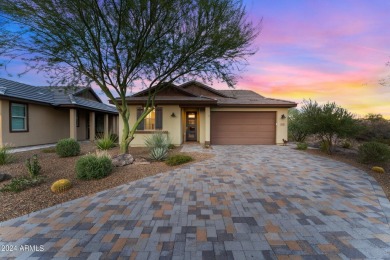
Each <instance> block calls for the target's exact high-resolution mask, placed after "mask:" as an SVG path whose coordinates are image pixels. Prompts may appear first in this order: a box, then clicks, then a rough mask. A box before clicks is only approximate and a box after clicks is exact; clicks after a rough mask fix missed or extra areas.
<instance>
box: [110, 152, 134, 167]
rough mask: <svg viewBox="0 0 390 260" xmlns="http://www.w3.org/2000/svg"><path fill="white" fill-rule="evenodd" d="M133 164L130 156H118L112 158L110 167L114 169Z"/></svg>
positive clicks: (125, 154)
mask: <svg viewBox="0 0 390 260" xmlns="http://www.w3.org/2000/svg"><path fill="white" fill-rule="evenodd" d="M133 162H134V158H133V156H132V155H131V154H127V153H124V154H118V155H116V156H114V157H112V165H113V166H115V167H121V166H125V165H128V164H132V163H133Z"/></svg>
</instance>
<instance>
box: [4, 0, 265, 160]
mask: <svg viewBox="0 0 390 260" xmlns="http://www.w3.org/2000/svg"><path fill="white" fill-rule="evenodd" d="M0 15H1V18H2V20H3V21H7V22H9V23H10V24H11V25H14V29H13V30H8V32H7V33H8V35H15V36H18V37H19V40H18V41H14V42H12V43H10V44H8V46H7V47H8V48H10V49H12V50H13V55H14V56H13V57H15V56H19V57H23V59H24V60H25V61H26V64H28V69H35V70H39V71H43V72H44V73H47V74H48V75H50V77H51V84H52V85H55V84H62V85H64V84H66V85H69V86H72V85H73V86H74V85H77V84H89V83H92V82H93V83H95V84H96V85H98V86H99V87H100V88H101V90H102V91H103V92H104V93H105V94H106V95H107V96H108V98H109V99H110V102H112V103H113V104H114V105H115V106H116V108H117V109H118V111H119V115H120V117H121V120H122V121H123V129H122V131H123V132H122V140H121V151H122V152H128V147H129V144H130V142H131V141H132V140H133V138H134V133H135V131H136V129H137V125H138V124H139V123H140V122H141V120H143V119H144V118H145V117H146V116H147V115H148V114H149V113H150V112H151V111H152V110H153V109H154V98H155V96H156V94H157V93H158V92H160V91H161V90H162V89H164V88H165V87H168V86H169V83H172V82H174V81H175V80H176V81H184V80H187V79H194V78H200V79H202V80H205V81H211V80H218V81H224V82H226V83H227V85H228V86H234V84H235V82H236V72H237V71H238V70H239V68H240V67H241V65H245V63H246V58H247V57H248V56H250V55H252V54H254V52H255V50H254V49H252V48H251V44H252V43H253V40H254V39H255V38H256V37H257V35H258V34H259V29H258V28H259V27H258V26H255V25H254V24H253V23H252V22H250V21H248V20H247V18H246V11H245V8H244V6H243V5H242V3H241V1H237V0H67V1H61V0H3V1H0ZM8 27H10V28H12V26H8ZM15 28H18V29H17V30H15ZM10 57H11V58H12V56H10ZM138 83H142V85H143V87H144V88H147V89H149V92H148V93H149V98H148V101H147V103H146V105H145V110H144V112H143V114H142V115H141V116H140V117H139V119H138V121H137V122H136V124H135V125H133V126H130V125H129V123H128V121H129V110H128V108H127V105H126V100H125V97H126V95H127V93H128V92H129V89H130V88H132V87H134V86H135V85H136V84H138ZM116 97H118V98H117V99H116Z"/></svg>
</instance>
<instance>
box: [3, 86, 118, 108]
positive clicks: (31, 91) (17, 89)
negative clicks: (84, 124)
mask: <svg viewBox="0 0 390 260" xmlns="http://www.w3.org/2000/svg"><path fill="white" fill-rule="evenodd" d="M85 91H90V92H91V94H92V95H93V96H94V97H96V100H98V101H94V100H90V99H86V98H83V97H80V96H79V95H80V94H81V93H83V92H85ZM0 98H3V99H12V100H19V101H24V102H33V103H40V104H44V105H51V106H55V107H75V108H85V109H90V110H95V111H100V112H106V113H111V114H116V113H118V112H117V110H116V109H115V107H112V106H109V105H107V104H104V103H102V102H101V100H100V98H99V97H98V96H97V95H96V93H95V92H94V91H93V90H92V88H90V87H86V88H82V87H75V88H65V87H36V86H31V85H27V84H23V83H19V82H15V81H12V80H7V79H2V78H0Z"/></svg>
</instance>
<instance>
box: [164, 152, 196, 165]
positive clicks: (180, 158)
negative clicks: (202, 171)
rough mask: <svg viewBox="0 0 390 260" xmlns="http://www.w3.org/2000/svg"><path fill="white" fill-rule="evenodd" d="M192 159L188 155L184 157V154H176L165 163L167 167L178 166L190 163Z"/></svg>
mask: <svg viewBox="0 0 390 260" xmlns="http://www.w3.org/2000/svg"><path fill="white" fill-rule="evenodd" d="M192 160H193V158H192V157H191V156H189V155H184V154H176V155H172V156H170V157H169V158H168V159H167V160H166V161H165V163H166V164H167V165H169V166H175V165H180V164H183V163H187V162H190V161H192Z"/></svg>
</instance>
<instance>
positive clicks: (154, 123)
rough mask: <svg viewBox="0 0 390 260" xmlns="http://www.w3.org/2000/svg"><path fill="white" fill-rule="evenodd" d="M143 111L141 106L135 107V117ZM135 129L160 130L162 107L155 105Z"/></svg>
mask: <svg viewBox="0 0 390 260" xmlns="http://www.w3.org/2000/svg"><path fill="white" fill-rule="evenodd" d="M143 112H144V108H143V107H139V108H137V118H139V117H140V116H141V115H142V113H143ZM137 130H162V107H156V108H155V109H154V110H153V111H152V112H150V113H149V114H148V115H147V116H146V117H145V119H144V120H142V122H141V123H140V124H139V125H138V128H137Z"/></svg>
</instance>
